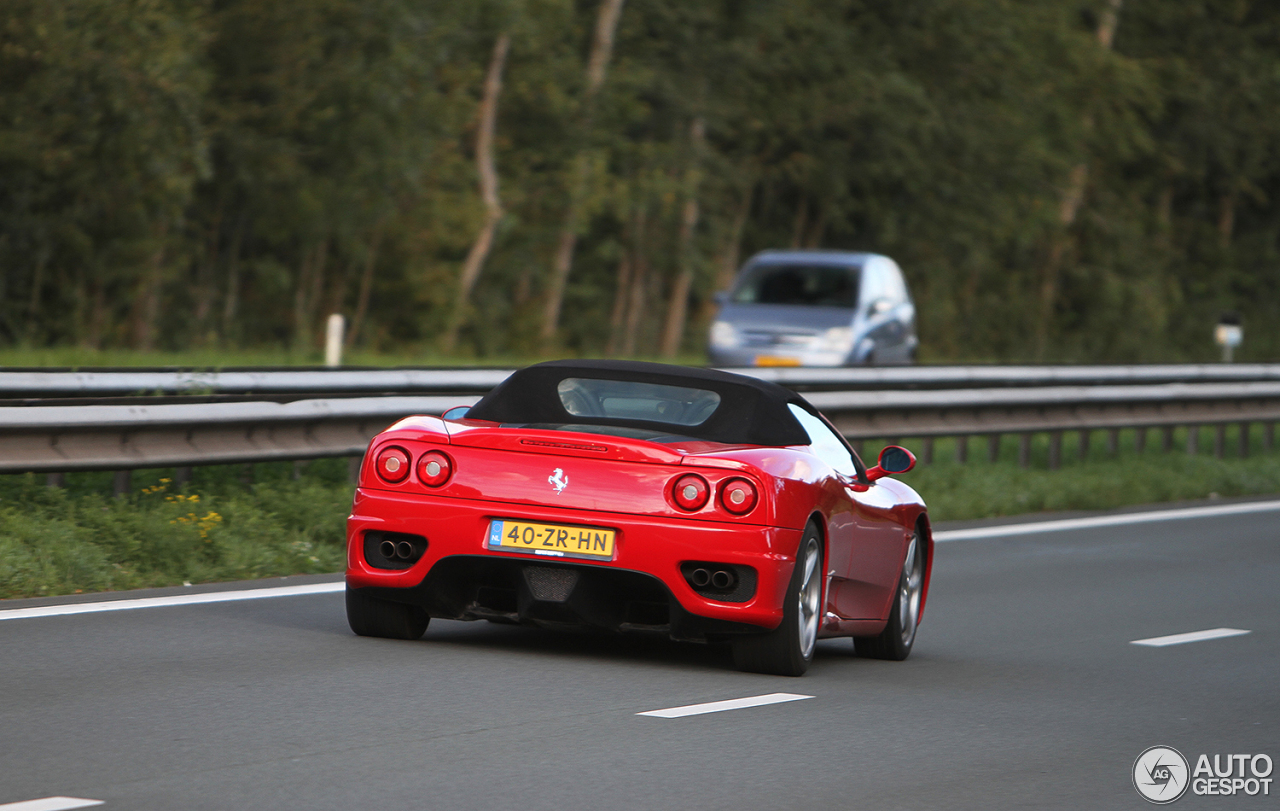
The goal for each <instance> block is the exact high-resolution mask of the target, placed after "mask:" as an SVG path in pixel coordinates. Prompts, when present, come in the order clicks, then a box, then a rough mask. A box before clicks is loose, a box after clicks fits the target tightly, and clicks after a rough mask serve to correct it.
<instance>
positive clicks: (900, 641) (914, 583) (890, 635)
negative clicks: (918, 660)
mask: <svg viewBox="0 0 1280 811" xmlns="http://www.w3.org/2000/svg"><path fill="white" fill-rule="evenodd" d="M923 594H924V550H922V549H921V548H920V535H919V533H916V534H914V535H912V536H911V543H910V544H909V545H908V546H907V556H906V557H905V558H904V559H903V561H902V575H901V576H900V577H899V578H898V593H897V594H896V595H895V596H894V598H893V607H892V608H891V609H890V610H889V622H888V624H886V625H885V626H884V630H883V631H881V632H880V633H879V634H878V635H877V636H857V637H854V639H853V645H854V650H856V651H857V653H858V655H859V656H865V657H867V658H869V659H892V660H894V661H899V662H900V661H902V660H903V659H906V658H907V657H908V656H909V655H911V646H912V645H913V644H915V641H916V627H917V626H918V625H919V623H920V600H921V598H922V597H923Z"/></svg>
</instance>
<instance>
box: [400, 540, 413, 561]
mask: <svg viewBox="0 0 1280 811" xmlns="http://www.w3.org/2000/svg"><path fill="white" fill-rule="evenodd" d="M396 557H398V558H400V559H401V560H408V559H409V558H411V557H413V544H411V543H409V542H408V541H401V542H400V543H398V544H396Z"/></svg>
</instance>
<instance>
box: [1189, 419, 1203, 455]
mask: <svg viewBox="0 0 1280 811" xmlns="http://www.w3.org/2000/svg"><path fill="white" fill-rule="evenodd" d="M1199 451H1200V426H1199V425H1188V426H1187V456H1195V455H1196V454H1197V453H1199Z"/></svg>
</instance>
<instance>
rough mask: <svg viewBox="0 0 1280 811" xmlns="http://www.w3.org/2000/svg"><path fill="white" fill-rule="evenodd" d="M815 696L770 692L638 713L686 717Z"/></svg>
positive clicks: (659, 716)
mask: <svg viewBox="0 0 1280 811" xmlns="http://www.w3.org/2000/svg"><path fill="white" fill-rule="evenodd" d="M806 698H813V696H802V695H797V694H796V693H769V694H767V695H763V696H750V697H749V698H731V699H729V700H728V701H711V702H709V703H706V704H689V705H687V706H684V707H670V708H668V709H665V710H649V711H648V712H638V713H636V715H648V716H650V717H653V718H684V717H685V716H687V715H705V714H706V713H709V712H724V711H726V710H741V709H745V708H747V707H763V706H765V705H767V704H782V703H785V702H787V701H800V700H802V699H806Z"/></svg>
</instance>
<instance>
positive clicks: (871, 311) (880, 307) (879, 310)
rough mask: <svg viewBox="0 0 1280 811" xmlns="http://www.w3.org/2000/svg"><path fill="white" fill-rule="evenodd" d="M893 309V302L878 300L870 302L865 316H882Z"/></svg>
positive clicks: (883, 299)
mask: <svg viewBox="0 0 1280 811" xmlns="http://www.w3.org/2000/svg"><path fill="white" fill-rule="evenodd" d="M892 309H893V302H892V301H889V299H887V298H878V299H876V300H875V301H873V302H871V306H870V307H868V308H867V314H868V315H871V316H876V315H884V314H885V313H887V312H889V311H890V310H892Z"/></svg>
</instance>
